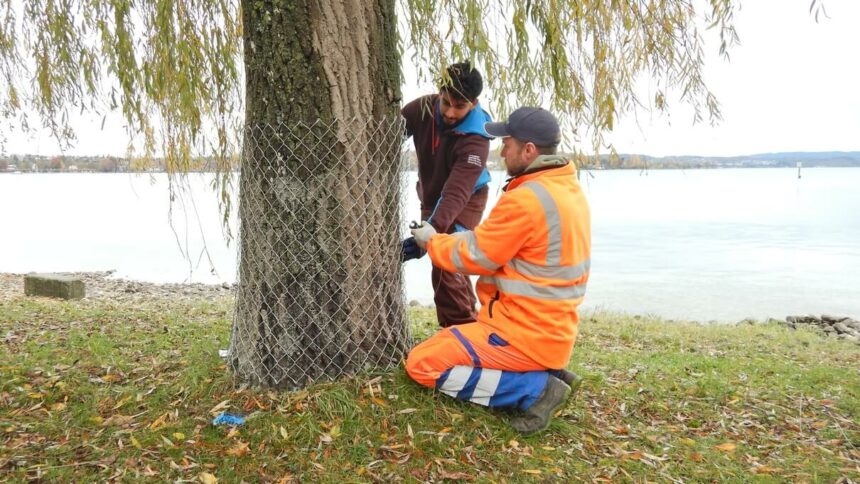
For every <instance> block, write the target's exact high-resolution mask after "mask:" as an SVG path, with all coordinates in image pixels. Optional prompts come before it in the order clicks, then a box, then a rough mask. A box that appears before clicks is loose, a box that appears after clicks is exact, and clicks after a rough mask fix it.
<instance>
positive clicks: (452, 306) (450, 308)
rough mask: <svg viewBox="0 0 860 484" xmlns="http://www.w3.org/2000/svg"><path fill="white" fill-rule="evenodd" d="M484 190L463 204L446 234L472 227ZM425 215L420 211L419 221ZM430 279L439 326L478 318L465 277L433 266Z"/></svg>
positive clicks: (483, 201)
mask: <svg viewBox="0 0 860 484" xmlns="http://www.w3.org/2000/svg"><path fill="white" fill-rule="evenodd" d="M488 192H489V190H488V189H487V188H483V189H481V190H479V191H478V192H477V193H475V194H473V195H472V197H471V198H470V199H469V201H468V202H467V203H466V207H464V208H463V211H462V212H460V215H458V216H457V218H456V219H455V220H454V223H453V224H451V227H450V228H449V229H448V233H449V234H453V233H455V232H456V230H457V225H459V226H461V227H464V228H466V229H468V230H472V229H474V228H475V227H476V226H477V225H478V224H479V223H480V222H481V215H483V213H484V207H486V206H487V194H488ZM429 216H430V212H429V211H427V212H424V213H422V214H421V217H422V220H426V219H427V217H429ZM431 281H432V283H433V302H434V303H436V319H437V320H438V321H439V326H441V327H443V328H447V327H448V326H454V325H456V324H462V323H471V322H473V321H476V320H477V319H478V313H477V312H476V311H475V306H476V305H477V303H478V298H476V297H475V288H474V287H473V286H472V281H471V280H470V279H469V276H467V275H465V274H460V273H458V272H448V271H443V270H442V269H439V268H438V267H436V266H435V265H434V266H433V272H432V274H431Z"/></svg>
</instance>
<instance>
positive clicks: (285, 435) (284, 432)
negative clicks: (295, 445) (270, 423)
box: [281, 426, 289, 440]
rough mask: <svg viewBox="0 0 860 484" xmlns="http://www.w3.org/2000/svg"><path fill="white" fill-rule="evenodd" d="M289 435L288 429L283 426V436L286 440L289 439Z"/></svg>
mask: <svg viewBox="0 0 860 484" xmlns="http://www.w3.org/2000/svg"><path fill="white" fill-rule="evenodd" d="M288 436H289V434H287V429H285V428H284V427H283V426H281V437H283V438H284V440H287V437H288Z"/></svg>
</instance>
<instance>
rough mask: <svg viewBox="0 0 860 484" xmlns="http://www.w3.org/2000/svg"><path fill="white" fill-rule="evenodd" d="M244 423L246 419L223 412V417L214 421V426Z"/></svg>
mask: <svg viewBox="0 0 860 484" xmlns="http://www.w3.org/2000/svg"><path fill="white" fill-rule="evenodd" d="M244 423H245V418H244V417H242V416H240V415H233V414H232V413H227V412H221V415H218V416H217V417H215V418H214V419H212V425H242V424H244Z"/></svg>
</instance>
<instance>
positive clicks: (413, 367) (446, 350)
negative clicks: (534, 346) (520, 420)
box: [406, 322, 550, 410]
mask: <svg viewBox="0 0 860 484" xmlns="http://www.w3.org/2000/svg"><path fill="white" fill-rule="evenodd" d="M549 371H550V369H549V368H546V367H544V366H542V365H540V364H539V363H536V362H535V361H534V360H532V359H531V358H529V357H528V356H526V355H524V354H523V353H522V352H521V351H519V350H518V349H516V348H514V347H513V346H511V345H510V344H508V342H507V341H505V340H503V339H502V338H501V337H499V336H498V335H497V334H495V333H494V332H493V330H492V328H491V327H489V326H487V325H485V324H483V323H478V322H475V323H467V324H461V325H458V326H452V327H448V328H444V329H442V330H441V331H439V332H438V333H436V334H435V335H433V336H432V337H431V338H429V339H428V340H426V341H424V342H422V343H421V344H419V345H418V346H416V347H415V348H413V349H412V351H410V352H409V356H407V358H406V372H407V373H408V374H409V376H410V378H412V379H413V380H415V381H416V382H418V383H420V384H421V385H424V386H426V387H430V388H435V389H437V390H439V391H441V392H442V393H445V394H447V395H450V396H452V397H455V398H458V399H460V400H466V401H470V402H473V403H477V404H479V405H484V406H489V407H513V408H519V409H521V410H525V409H527V408H528V407H529V406H531V404H532V403H534V402H535V401H536V400H537V399H538V398H539V397H540V395H541V394H542V393H543V390H544V388H545V387H546V382H547V378H548V377H549Z"/></svg>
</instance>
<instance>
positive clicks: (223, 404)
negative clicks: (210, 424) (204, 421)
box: [209, 400, 230, 415]
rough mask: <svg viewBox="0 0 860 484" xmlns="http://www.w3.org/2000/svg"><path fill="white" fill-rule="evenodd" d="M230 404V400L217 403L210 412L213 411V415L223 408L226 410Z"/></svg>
mask: <svg viewBox="0 0 860 484" xmlns="http://www.w3.org/2000/svg"><path fill="white" fill-rule="evenodd" d="M228 405H230V400H224V401H223V402H221V403H219V404H218V405H215V406H214V407H212V410H209V413H211V414H212V415H218V414H219V413H220V412H221V410H224V409H225V408H227V406H228Z"/></svg>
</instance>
